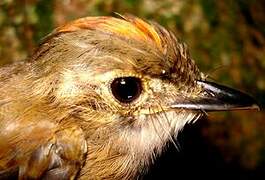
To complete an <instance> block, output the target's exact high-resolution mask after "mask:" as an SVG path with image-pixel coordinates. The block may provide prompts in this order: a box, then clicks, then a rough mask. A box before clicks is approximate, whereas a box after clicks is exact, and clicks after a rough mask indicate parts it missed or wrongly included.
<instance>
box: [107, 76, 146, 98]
mask: <svg viewBox="0 0 265 180" xmlns="http://www.w3.org/2000/svg"><path fill="white" fill-rule="evenodd" d="M111 91H112V94H113V95H114V97H115V98H116V99H117V100H119V101H120V102H122V103H131V102H132V101H134V100H135V99H137V98H138V97H139V96H140V94H141V92H142V83H141V80H140V79H139V78H136V77H121V78H116V79H114V80H113V82H112V83H111Z"/></svg>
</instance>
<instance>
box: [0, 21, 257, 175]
mask: <svg viewBox="0 0 265 180" xmlns="http://www.w3.org/2000/svg"><path fill="white" fill-rule="evenodd" d="M214 88H215V89H214ZM217 90H218V91H217ZM220 94H221V95H220ZM228 94H229V96H228ZM231 94H232V96H231ZM219 95H220V96H219ZM242 99H244V100H242ZM239 100H242V101H239ZM253 107H256V106H255V104H254V101H252V99H251V98H250V97H249V96H247V95H245V94H243V93H240V92H238V91H235V90H232V89H230V88H227V89H226V88H225V87H223V86H218V85H217V84H214V83H206V82H205V81H204V78H203V74H202V73H200V72H199V70H198V68H197V66H196V65H195V63H194V61H193V60H192V59H191V58H190V56H189V53H188V50H187V47H186V46H185V45H184V44H183V43H181V42H179V40H177V39H176V38H175V36H174V35H173V34H172V33H171V32H170V31H167V30H166V29H164V28H163V27H161V26H160V25H158V24H156V23H147V22H145V21H143V20H141V19H139V18H136V17H133V16H125V17H121V18H113V17H87V18H83V19H79V20H76V21H73V22H70V23H69V24H66V25H64V26H62V27H59V28H57V29H56V30H55V31H54V32H53V33H51V34H50V35H49V36H48V37H47V38H46V39H45V40H44V42H43V43H42V44H41V45H40V46H39V48H38V49H37V50H36V52H35V53H34V54H33V55H32V57H30V58H29V59H28V60H27V61H24V62H19V63H15V64H11V65H9V66H6V67H3V68H1V69H0V176H1V174H2V176H8V175H9V174H10V173H14V172H19V174H18V176H19V179H29V178H31V179H39V178H43V179H46V178H47V179H58V178H60V179H74V178H80V179H135V178H137V177H139V176H140V175H141V174H142V173H143V172H144V171H146V169H147V168H148V166H149V165H150V164H151V163H152V162H153V160H154V158H155V157H156V156H157V155H159V153H160V152H161V151H162V149H163V147H164V146H165V145H166V143H167V142H169V141H172V137H174V136H176V135H177V132H178V131H179V130H180V129H181V128H182V127H183V126H184V124H185V123H187V122H191V121H195V120H197V119H198V118H199V117H200V115H202V114H203V112H204V111H207V110H228V109H242V108H253Z"/></svg>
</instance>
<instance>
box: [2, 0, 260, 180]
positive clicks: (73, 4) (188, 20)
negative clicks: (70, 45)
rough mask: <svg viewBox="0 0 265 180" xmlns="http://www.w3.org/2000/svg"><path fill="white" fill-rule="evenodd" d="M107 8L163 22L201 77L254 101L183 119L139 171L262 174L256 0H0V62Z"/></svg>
mask: <svg viewBox="0 0 265 180" xmlns="http://www.w3.org/2000/svg"><path fill="white" fill-rule="evenodd" d="M113 12H118V13H120V14H124V13H130V14H133V15H136V16H139V17H141V18H145V19H148V20H155V21H157V22H159V23H160V24H162V25H163V26H166V27H167V28H168V29H171V30H172V31H173V32H175V34H176V35H177V37H178V38H180V39H182V40H183V41H184V42H186V43H187V44H188V46H189V47H190V52H191V54H192V57H193V59H195V61H196V63H197V64H198V66H199V68H200V69H201V70H202V71H203V72H204V73H205V74H206V75H209V78H211V79H214V80H216V81H217V82H219V83H223V84H226V85H229V86H232V87H235V88H238V89H241V90H242V91H245V92H248V93H249V94H252V95H253V96H254V97H255V98H256V99H257V101H258V102H259V104H260V105H261V111H259V112H257V111H240V112H220V113H210V114H209V117H208V118H207V119H206V118H204V119H202V120H200V121H198V122H197V123H195V124H193V125H187V126H186V127H185V128H184V130H183V132H181V133H180V135H179V137H178V140H177V141H178V143H179V145H180V151H177V150H176V149H174V148H173V147H171V146H170V145H169V148H168V149H167V151H166V152H165V153H164V154H163V155H162V157H161V158H160V159H158V161H157V163H155V166H154V167H152V168H151V171H150V173H149V174H148V175H146V176H145V179H162V177H164V178H163V179H184V178H186V179H190V178H204V179H225V178H226V179H230V178H234V179H265V112H264V111H263V109H264V105H265V78H264V77H265V1H263V0H233V1H231V0H222V1H217V0H124V1H121V0H1V1H0V66H2V65H5V64H8V63H11V62H14V61H19V60H23V59H25V58H26V57H27V56H28V55H30V54H31V53H32V52H33V51H34V48H35V47H36V46H37V44H38V43H39V42H40V41H41V39H42V38H43V37H44V36H46V35H47V34H48V33H49V32H51V30H52V29H53V28H55V27H57V26H59V25H61V24H63V23H65V22H67V21H69V20H72V19H76V18H78V17H84V16H92V15H93V16H95V15H114V14H113ZM170 175H171V176H170ZM170 177H171V178H170Z"/></svg>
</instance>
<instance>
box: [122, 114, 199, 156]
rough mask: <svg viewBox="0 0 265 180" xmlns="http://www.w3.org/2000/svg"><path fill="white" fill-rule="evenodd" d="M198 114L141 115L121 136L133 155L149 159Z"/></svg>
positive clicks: (197, 116)
mask: <svg viewBox="0 0 265 180" xmlns="http://www.w3.org/2000/svg"><path fill="white" fill-rule="evenodd" d="M199 116H200V115H199V114H198V113H195V112H186V111H178V112H175V111H169V112H166V113H156V114H152V115H141V116H139V117H138V119H137V120H136V123H135V125H134V127H132V128H128V129H126V130H125V131H124V132H123V133H122V136H121V141H125V143H126V144H127V148H126V149H129V151H131V153H133V154H137V155H139V154H141V155H143V156H144V157H150V154H153V152H154V151H155V152H157V153H159V152H161V150H162V149H163V147H164V146H165V144H166V143H167V142H168V141H169V140H170V139H171V138H172V137H175V136H176V135H177V133H178V132H179V130H181V129H182V128H183V127H184V125H185V124H186V123H189V122H191V121H195V120H197V119H198V118H199Z"/></svg>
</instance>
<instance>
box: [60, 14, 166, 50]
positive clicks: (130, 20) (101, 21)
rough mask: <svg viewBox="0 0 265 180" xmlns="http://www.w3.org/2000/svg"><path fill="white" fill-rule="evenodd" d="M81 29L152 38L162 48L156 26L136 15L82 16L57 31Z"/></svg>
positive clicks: (148, 39) (144, 38) (137, 37)
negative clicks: (115, 16)
mask: <svg viewBox="0 0 265 180" xmlns="http://www.w3.org/2000/svg"><path fill="white" fill-rule="evenodd" d="M80 29H98V30H101V31H104V32H110V33H114V34H118V35H120V36H124V37H127V38H131V39H137V40H144V41H150V40H151V41H152V42H154V43H155V44H156V45H157V46H158V47H159V48H160V49H162V43H161V39H160V37H159V34H158V33H157V32H156V30H155V28H154V26H152V25H151V24H149V23H147V22H145V21H143V20H141V19H140V18H137V17H134V16H125V17H122V18H114V17H104V16H103V17H86V18H81V19H77V20H75V21H73V22H70V23H68V24H66V25H64V26H62V27H59V28H58V29H57V30H56V32H57V33H61V32H63V33H64V32H73V31H77V30H80Z"/></svg>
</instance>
